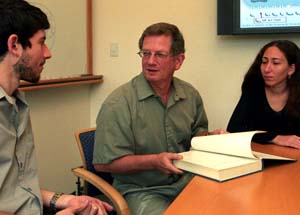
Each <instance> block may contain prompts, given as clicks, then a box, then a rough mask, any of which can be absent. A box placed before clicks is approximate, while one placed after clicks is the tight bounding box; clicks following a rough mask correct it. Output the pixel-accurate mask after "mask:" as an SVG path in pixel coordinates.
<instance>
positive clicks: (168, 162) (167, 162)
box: [153, 152, 183, 175]
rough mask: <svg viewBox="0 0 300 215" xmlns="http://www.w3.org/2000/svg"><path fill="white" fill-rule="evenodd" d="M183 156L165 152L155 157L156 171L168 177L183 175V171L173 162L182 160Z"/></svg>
mask: <svg viewBox="0 0 300 215" xmlns="http://www.w3.org/2000/svg"><path fill="white" fill-rule="evenodd" d="M181 159H182V155H179V154H176V153H170V152H163V153H160V154H157V155H155V160H154V161H153V162H154V166H155V169H157V170H159V171H161V172H162V173H164V174H166V175H170V174H183V171H181V170H180V169H178V168H177V167H175V166H174V164H173V160H181Z"/></svg>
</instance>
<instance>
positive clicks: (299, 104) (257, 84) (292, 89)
mask: <svg viewBox="0 0 300 215" xmlns="http://www.w3.org/2000/svg"><path fill="white" fill-rule="evenodd" d="M273 46H275V47H277V48H278V49H279V50H280V51H281V52H282V53H283V54H284V56H285V57H286V59H287V61H288V64H289V65H292V64H295V72H294V73H293V74H292V75H291V76H290V78H289V79H288V82H287V85H288V89H289V97H288V100H287V104H286V107H285V108H286V111H287V114H288V116H289V117H290V118H291V119H296V120H300V99H299V98H300V49H299V47H298V46H297V45H296V44H295V43H293V42H291V41H289V40H275V41H272V42H270V43H268V44H266V45H265V46H264V47H263V48H262V49H261V50H260V51H259V53H258V54H257V56H256V58H255V60H254V62H253V63H252V65H251V66H250V68H249V70H248V72H247V73H246V75H245V78H244V81H243V84H242V91H243V92H245V91H248V90H253V91H256V90H258V89H262V88H264V86H265V82H264V79H263V77H262V74H261V71H260V66H261V64H262V58H263V55H264V53H265V51H266V50H267V49H268V48H270V47H273ZM258 91H259V90H258ZM260 92H261V91H260Z"/></svg>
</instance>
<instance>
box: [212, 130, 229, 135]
mask: <svg viewBox="0 0 300 215" xmlns="http://www.w3.org/2000/svg"><path fill="white" fill-rule="evenodd" d="M228 133H229V132H227V131H225V130H222V129H215V130H213V131H211V132H209V134H211V135H215V134H228Z"/></svg>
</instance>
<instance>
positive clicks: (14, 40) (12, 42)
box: [7, 34, 22, 57]
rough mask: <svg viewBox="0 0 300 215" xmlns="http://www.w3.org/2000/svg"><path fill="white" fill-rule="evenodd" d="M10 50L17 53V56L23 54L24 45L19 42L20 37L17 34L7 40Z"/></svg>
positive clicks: (14, 53)
mask: <svg viewBox="0 0 300 215" xmlns="http://www.w3.org/2000/svg"><path fill="white" fill-rule="evenodd" d="M7 47H8V52H10V53H11V54H13V55H15V56H16V57H19V56H21V54H22V46H21V44H20V43H19V38H18V36H17V35H16V34H12V35H10V36H9V37H8V40H7Z"/></svg>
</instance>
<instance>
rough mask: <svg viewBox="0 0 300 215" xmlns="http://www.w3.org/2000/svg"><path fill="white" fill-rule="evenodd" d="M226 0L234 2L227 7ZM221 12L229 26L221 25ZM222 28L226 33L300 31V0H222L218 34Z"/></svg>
mask: <svg viewBox="0 0 300 215" xmlns="http://www.w3.org/2000/svg"><path fill="white" fill-rule="evenodd" d="M224 2H227V4H229V5H230V6H228V7H224V4H225V3H224ZM219 4H221V5H222V4H223V6H222V7H219ZM231 7H232V8H231ZM222 10H227V11H226V12H222ZM222 14H223V15H222ZM224 14H227V18H226V17H225V15H224ZM220 16H222V19H227V21H226V23H227V27H226V26H225V27H224V26H223V28H222V27H221V26H220V25H224V22H223V23H222V20H221V17H220ZM219 22H220V23H219ZM230 25H231V26H230ZM219 29H221V31H219ZM222 29H223V30H224V29H225V31H223V32H225V33H224V34H262V33H296V32H300V0H219V1H218V34H222Z"/></svg>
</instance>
